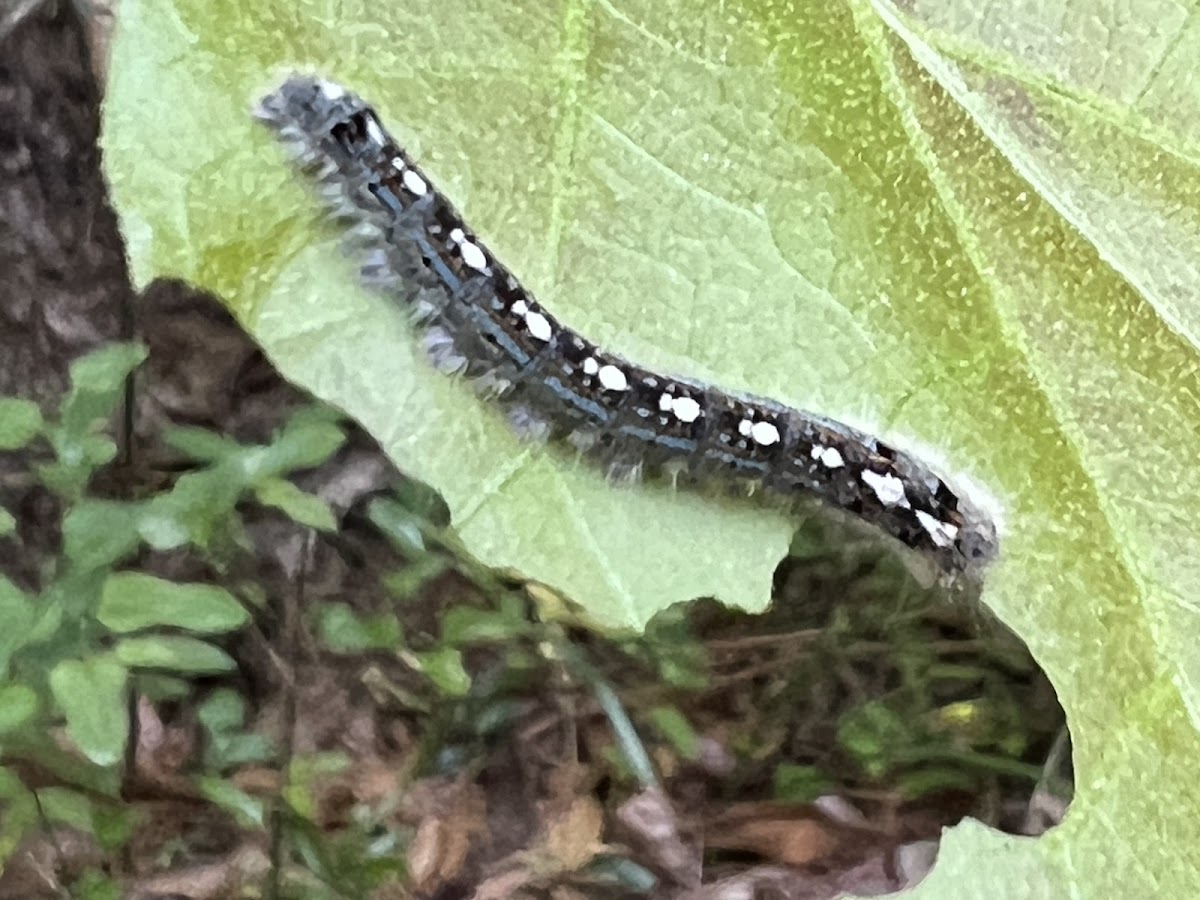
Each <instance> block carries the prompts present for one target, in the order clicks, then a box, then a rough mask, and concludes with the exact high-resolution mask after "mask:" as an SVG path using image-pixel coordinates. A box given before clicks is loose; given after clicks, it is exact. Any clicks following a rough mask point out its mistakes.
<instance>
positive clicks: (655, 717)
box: [647, 706, 700, 759]
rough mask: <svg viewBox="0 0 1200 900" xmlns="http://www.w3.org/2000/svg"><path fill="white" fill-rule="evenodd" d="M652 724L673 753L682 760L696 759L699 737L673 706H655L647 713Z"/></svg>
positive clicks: (684, 717)
mask: <svg viewBox="0 0 1200 900" xmlns="http://www.w3.org/2000/svg"><path fill="white" fill-rule="evenodd" d="M647 717H648V718H649V720H650V724H652V725H653V726H654V727H655V728H656V729H657V730H658V732H659V734H661V735H662V736H663V737H665V738H666V739H667V740H668V741H670V742H671V746H672V747H674V748H675V751H676V752H677V753H678V754H679V755H680V756H682V757H683V758H684V759H696V758H697V756H698V755H699V753H700V736H699V735H698V734H696V730H695V729H694V728H692V723H691V722H689V721H688V720H687V717H686V716H684V714H683V713H682V712H680V711H679V710H678V709H677V708H675V707H674V706H656V707H654V708H653V709H651V710H649V711H648V712H647Z"/></svg>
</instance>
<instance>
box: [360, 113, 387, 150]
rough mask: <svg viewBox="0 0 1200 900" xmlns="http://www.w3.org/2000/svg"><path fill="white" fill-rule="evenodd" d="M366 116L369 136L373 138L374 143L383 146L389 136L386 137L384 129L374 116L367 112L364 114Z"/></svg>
mask: <svg viewBox="0 0 1200 900" xmlns="http://www.w3.org/2000/svg"><path fill="white" fill-rule="evenodd" d="M364 118H365V119H366V120H367V137H369V138H370V139H371V141H372V143H375V144H378V145H379V146H380V147H382V146H383V145H384V144H386V143H387V138H386V137H384V134H383V129H382V128H380V127H379V123H378V122H376V121H375V117H374V116H372V115H370V114H367V115H366V116H364Z"/></svg>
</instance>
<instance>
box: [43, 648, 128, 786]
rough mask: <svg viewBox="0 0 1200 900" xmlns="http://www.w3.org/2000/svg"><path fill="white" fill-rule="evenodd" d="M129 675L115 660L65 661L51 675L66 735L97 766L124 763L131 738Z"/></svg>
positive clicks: (99, 658)
mask: <svg viewBox="0 0 1200 900" xmlns="http://www.w3.org/2000/svg"><path fill="white" fill-rule="evenodd" d="M127 677H128V672H127V671H126V669H125V666H123V665H121V664H120V662H118V661H117V660H116V659H114V658H113V657H112V656H107V655H105V656H93V657H90V658H89V659H84V660H64V661H63V662H60V663H59V664H58V665H56V666H55V667H54V668H53V669H52V670H51V671H50V690H51V691H52V692H53V693H54V699H55V700H56V701H57V703H58V706H59V708H60V709H62V711H63V713H64V714H65V715H66V717H67V734H68V735H69V736H70V738H71V740H73V741H74V742H75V746H77V747H78V748H79V749H80V751H81V752H82V753H83V755H84V756H86V757H87V758H88V759H89V760H91V761H92V762H93V763H95V764H96V765H98V766H113V765H116V764H117V763H118V762H120V761H121V758H122V756H123V755H124V752H125V741H126V740H127V739H128V738H129V715H128V711H127V710H126V708H125V682H126V679H127Z"/></svg>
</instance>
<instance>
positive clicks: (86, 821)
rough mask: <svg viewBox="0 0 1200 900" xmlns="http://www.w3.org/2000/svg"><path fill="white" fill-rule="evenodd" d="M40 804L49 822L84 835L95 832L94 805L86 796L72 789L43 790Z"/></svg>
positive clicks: (54, 788) (40, 791) (39, 793)
mask: <svg viewBox="0 0 1200 900" xmlns="http://www.w3.org/2000/svg"><path fill="white" fill-rule="evenodd" d="M38 802H39V803H40V804H41V807H42V812H43V814H44V815H45V816H46V820H47V821H49V822H54V823H57V824H62V825H70V826H71V827H72V828H77V829H79V830H80V831H82V832H83V833H84V834H92V833H93V832H94V831H95V825H94V822H93V819H92V804H91V801H90V800H88V798H87V795H86V794H81V793H80V792H79V791H73V790H71V789H70V788H59V787H51V788H43V789H42V790H39V791H38Z"/></svg>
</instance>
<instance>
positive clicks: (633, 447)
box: [256, 75, 998, 579]
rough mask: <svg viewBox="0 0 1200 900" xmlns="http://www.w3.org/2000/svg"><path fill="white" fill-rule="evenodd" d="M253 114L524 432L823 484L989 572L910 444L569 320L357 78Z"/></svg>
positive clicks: (723, 471) (951, 498)
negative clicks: (538, 294) (614, 343)
mask: <svg viewBox="0 0 1200 900" xmlns="http://www.w3.org/2000/svg"><path fill="white" fill-rule="evenodd" d="M256 115H257V116H258V118H259V119H260V120H262V121H264V122H265V123H267V124H268V125H269V126H270V127H271V128H272V129H274V131H275V132H276V133H277V135H278V136H279V137H280V138H281V139H282V141H283V142H284V143H285V145H286V146H287V147H288V149H289V150H290V151H291V152H292V153H293V155H294V156H295V158H296V160H297V161H298V162H299V164H300V166H301V168H303V169H304V170H306V171H307V172H309V173H310V174H313V175H315V177H316V179H317V181H318V183H319V184H320V186H321V193H322V196H323V197H324V199H325V200H326V201H327V203H328V204H329V206H330V208H331V209H332V211H333V212H334V214H335V216H336V217H337V218H339V219H340V220H342V221H344V222H346V223H347V224H348V225H350V226H351V228H350V231H351V234H352V236H353V240H352V242H353V243H354V244H355V245H357V246H358V247H360V248H361V249H363V250H365V251H366V257H365V262H364V263H363V265H362V274H363V277H364V280H365V281H366V282H367V283H368V284H370V285H372V286H374V287H376V288H380V289H382V290H383V291H384V292H385V293H386V294H388V295H389V296H390V297H391V298H392V299H395V300H399V301H400V303H401V305H402V306H403V307H404V308H405V309H406V310H407V311H408V312H409V313H410V315H411V316H412V318H413V319H414V321H415V322H416V323H417V324H418V325H419V326H420V327H421V328H422V329H423V332H424V345H425V349H426V350H427V352H428V354H429V356H430V358H431V359H432V361H433V363H434V364H435V365H436V366H437V367H438V368H439V369H441V370H443V371H446V372H451V373H457V374H463V375H465V376H466V377H467V378H468V379H469V380H470V381H471V382H472V384H473V385H474V386H475V387H476V389H477V390H479V391H480V392H481V393H482V394H484V395H486V396H487V397H489V398H491V399H492V400H493V401H495V402H496V403H498V404H500V405H501V406H502V407H503V408H504V409H505V410H506V411H507V414H508V418H509V420H510V421H511V422H512V423H513V425H514V427H515V428H516V429H517V430H518V431H519V432H520V433H521V434H522V435H523V436H526V437H534V438H537V439H544V440H554V441H565V442H567V443H569V444H570V445H572V446H574V447H575V448H576V449H577V450H579V451H580V452H581V453H583V454H584V455H585V456H588V457H590V458H592V459H595V460H596V461H598V462H600V463H602V464H604V465H606V466H607V467H608V469H609V471H610V473H620V474H637V475H649V476H658V477H669V478H671V479H673V480H675V481H677V482H683V483H691V484H708V483H712V482H717V483H720V484H726V485H732V486H739V487H746V488H762V489H763V490H764V491H765V492H766V493H767V494H769V495H771V496H773V497H776V498H781V499H783V500H785V501H786V500H796V499H799V498H803V497H813V496H815V497H818V498H820V499H821V500H823V501H825V502H826V503H828V504H831V505H833V506H835V507H837V508H839V509H842V510H845V511H847V512H849V513H851V514H853V515H854V516H857V517H859V518H860V519H863V520H864V521H866V522H868V523H871V524H873V525H875V526H876V527H878V528H880V529H882V530H883V531H885V532H886V533H888V534H889V535H891V536H892V537H894V538H896V539H897V540H899V541H900V542H902V543H903V544H904V545H906V546H907V547H909V548H912V549H913V550H916V551H918V552H920V553H922V554H925V555H926V556H928V557H930V558H932V559H933V560H934V561H935V562H936V563H937V564H938V565H939V567H940V568H941V570H942V571H943V572H945V573H946V574H947V575H948V576H950V577H951V578H952V579H953V578H954V576H957V575H959V574H967V575H969V576H971V577H972V578H973V579H974V578H978V576H979V575H980V574H981V573H982V571H983V568H984V566H986V564H987V563H988V562H990V561H991V560H992V559H993V558H994V557H995V556H996V554H997V551H998V546H997V537H996V529H995V526H994V525H993V524H992V522H991V520H990V519H989V518H988V517H987V516H986V515H984V514H983V513H982V512H981V511H980V510H978V509H976V508H975V507H973V506H972V505H971V504H970V503H969V502H968V501H967V500H966V499H965V498H963V497H962V496H960V495H959V494H957V493H956V492H955V491H953V490H952V489H951V488H950V487H949V486H947V484H946V483H945V481H943V480H942V479H941V478H940V477H938V476H937V475H936V474H934V473H933V472H932V471H931V470H930V469H929V468H928V467H927V466H925V465H924V464H923V463H921V462H920V461H919V460H917V459H916V458H915V457H913V456H912V455H909V454H906V453H904V452H902V451H900V450H896V449H894V448H892V447H890V446H888V445H887V444H885V443H883V442H882V441H879V440H877V439H876V438H874V437H871V436H870V435H868V434H866V433H864V432H861V431H858V430H856V429H854V428H850V427H849V426H846V425H843V424H841V423H838V422H834V421H833V420H831V419H827V418H824V417H821V416H817V415H813V414H812V413H808V412H803V411H801V410H797V409H792V408H789V407H786V406H783V405H781V404H779V403H774V402H772V401H770V400H765V399H761V398H757V397H751V396H744V395H738V394H733V393H730V392H727V391H723V390H721V389H720V388H717V387H714V386H712V385H705V384H701V383H699V382H696V381H690V380H688V379H685V378H677V377H674V376H671V375H662V374H659V373H656V372H652V371H650V370H648V369H645V368H643V367H641V366H638V365H636V364H634V363H631V362H629V361H628V360H626V359H624V358H623V357H621V356H618V355H617V354H614V353H609V352H607V351H605V350H603V349H601V348H600V347H598V346H596V345H595V344H593V343H591V342H590V341H588V340H587V339H586V338H584V337H583V336H581V335H580V334H578V333H576V332H574V331H572V330H571V329H569V328H567V327H566V326H564V325H562V324H561V323H559V322H558V321H557V320H556V319H555V318H554V317H553V316H552V315H551V314H550V313H549V312H548V311H547V310H546V309H545V308H544V307H543V306H542V305H541V304H540V303H539V302H538V301H537V300H536V299H535V298H534V297H533V295H532V294H531V293H530V292H529V291H527V290H526V289H525V288H524V287H523V286H522V285H521V284H520V282H518V281H517V279H516V278H515V277H514V276H513V274H512V273H511V272H510V271H509V270H508V269H507V268H506V267H505V266H504V265H503V264H502V263H500V262H499V261H498V260H497V259H496V258H495V256H493V255H492V253H491V252H490V251H489V250H488V249H487V247H486V246H484V244H483V243H481V242H480V241H479V239H478V238H476V236H475V233H474V232H473V231H472V230H471V229H470V228H469V227H468V226H467V225H466V223H464V222H463V220H462V217H461V216H460V215H459V213H458V211H457V210H456V209H455V208H454V206H453V205H452V204H451V203H450V201H449V200H447V199H446V198H445V197H444V196H443V195H442V194H441V193H440V192H439V191H438V190H437V188H436V187H434V185H433V182H432V181H430V179H429V178H428V176H426V175H425V173H424V172H422V171H421V169H419V168H418V167H417V166H416V165H415V164H414V163H413V161H412V160H411V159H410V158H409V156H408V155H407V154H406V153H405V152H404V150H403V149H402V148H401V147H400V146H399V144H397V142H396V141H395V140H394V139H393V138H392V137H391V135H390V134H389V133H388V131H387V130H386V129H385V128H384V127H383V125H382V123H381V122H380V119H379V117H378V116H377V115H376V113H375V111H374V110H373V109H372V108H371V107H370V106H368V105H367V104H366V103H364V102H363V101H362V100H361V99H360V98H359V97H357V96H356V95H355V94H353V93H352V92H350V91H348V90H346V89H345V88H342V87H340V86H338V85H336V84H334V83H332V82H329V81H325V80H322V79H319V78H315V77H309V76H304V75H296V76H292V77H291V78H289V79H288V80H287V81H286V82H285V83H284V84H283V85H282V86H281V87H280V88H279V89H278V90H276V91H274V92H273V93H271V94H270V95H268V96H267V97H266V98H265V99H263V100H262V101H261V103H260V104H259V106H258V107H257V109H256Z"/></svg>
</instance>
